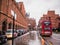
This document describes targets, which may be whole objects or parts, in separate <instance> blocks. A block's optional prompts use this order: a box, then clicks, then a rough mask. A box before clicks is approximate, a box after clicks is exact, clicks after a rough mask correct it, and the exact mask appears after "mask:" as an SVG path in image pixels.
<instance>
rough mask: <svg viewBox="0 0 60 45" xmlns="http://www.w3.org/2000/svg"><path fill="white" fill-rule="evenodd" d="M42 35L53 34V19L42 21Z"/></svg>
mask: <svg viewBox="0 0 60 45" xmlns="http://www.w3.org/2000/svg"><path fill="white" fill-rule="evenodd" d="M41 26H42V27H41V28H42V29H41V35H45V36H51V35H52V25H51V21H42V23H41Z"/></svg>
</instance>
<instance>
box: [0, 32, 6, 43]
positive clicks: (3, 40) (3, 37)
mask: <svg viewBox="0 0 60 45" xmlns="http://www.w3.org/2000/svg"><path fill="white" fill-rule="evenodd" d="M6 42H7V37H6V35H4V34H3V32H2V31H0V44H3V43H6Z"/></svg>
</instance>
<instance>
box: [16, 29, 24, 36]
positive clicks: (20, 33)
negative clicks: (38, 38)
mask: <svg viewBox="0 0 60 45" xmlns="http://www.w3.org/2000/svg"><path fill="white" fill-rule="evenodd" d="M17 33H18V36H21V35H23V34H25V30H24V29H19V30H17Z"/></svg>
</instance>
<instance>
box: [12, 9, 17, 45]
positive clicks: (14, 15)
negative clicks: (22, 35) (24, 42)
mask: <svg viewBox="0 0 60 45" xmlns="http://www.w3.org/2000/svg"><path fill="white" fill-rule="evenodd" d="M11 14H12V16H13V29H12V45H14V25H15V19H16V14H15V12H14V11H13V10H11Z"/></svg>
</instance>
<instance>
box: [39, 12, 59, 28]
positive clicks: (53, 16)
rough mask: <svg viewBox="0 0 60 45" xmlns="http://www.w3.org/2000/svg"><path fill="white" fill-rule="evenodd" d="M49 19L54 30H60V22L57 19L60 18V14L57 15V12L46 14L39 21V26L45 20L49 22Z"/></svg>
mask: <svg viewBox="0 0 60 45" xmlns="http://www.w3.org/2000/svg"><path fill="white" fill-rule="evenodd" d="M49 17H50V18H51V23H52V28H58V25H59V23H60V22H59V20H58V19H57V18H58V17H60V16H59V14H55V11H48V12H47V14H44V15H43V17H41V19H40V20H39V25H40V23H41V22H42V21H43V20H48V19H49Z"/></svg>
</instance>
